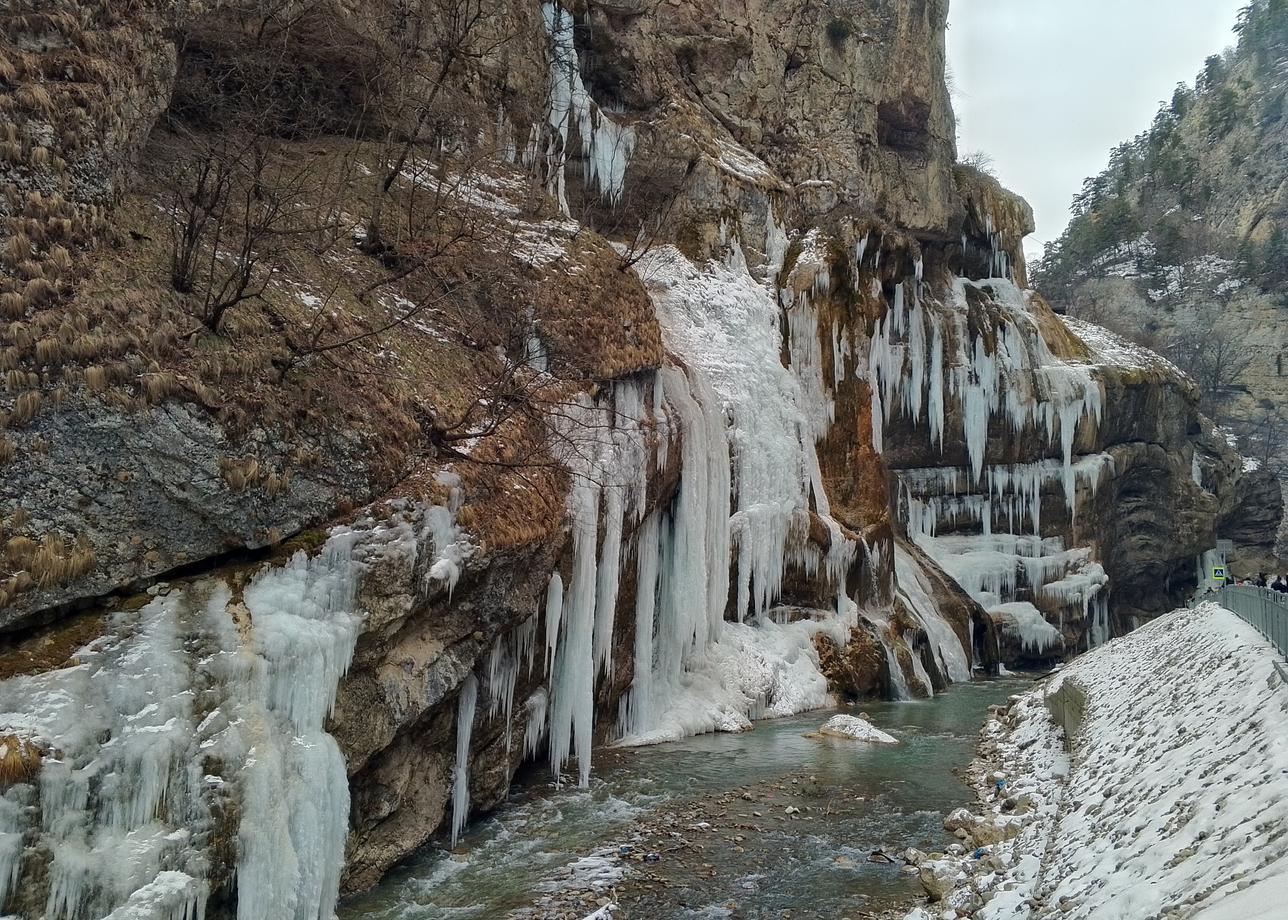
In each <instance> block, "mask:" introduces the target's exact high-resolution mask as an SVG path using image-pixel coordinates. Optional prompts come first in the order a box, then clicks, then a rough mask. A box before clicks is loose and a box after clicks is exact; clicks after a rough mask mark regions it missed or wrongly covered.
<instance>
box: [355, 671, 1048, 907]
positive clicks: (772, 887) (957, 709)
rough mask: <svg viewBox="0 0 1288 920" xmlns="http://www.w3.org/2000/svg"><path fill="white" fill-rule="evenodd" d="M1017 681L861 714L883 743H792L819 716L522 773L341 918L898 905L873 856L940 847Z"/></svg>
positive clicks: (906, 896) (893, 872)
mask: <svg viewBox="0 0 1288 920" xmlns="http://www.w3.org/2000/svg"><path fill="white" fill-rule="evenodd" d="M1023 686H1025V682H1024V681H1019V680H1004V681H991V682H981V683H974V684H964V685H959V686H956V687H954V688H953V689H952V690H951V691H950V692H948V693H945V694H941V695H940V696H938V697H936V698H935V699H934V700H931V701H925V702H904V703H869V704H865V705H864V706H863V707H862V710H863V711H864V712H866V713H868V714H869V716H870V717H871V720H872V721H873V723H875V724H876V725H877V726H878V727H880V728H882V729H884V730H886V731H887V732H889V733H890V734H892V735H894V736H895V737H897V738H898V739H899V740H900V741H901V742H902V743H901V744H900V745H898V746H896V747H889V746H874V745H863V744H858V743H855V742H852V741H842V740H833V739H820V738H809V737H806V733H808V732H811V731H813V730H815V729H817V728H818V727H819V726H821V725H822V724H823V722H824V721H826V719H827V718H828V716H829V715H830V714H831V713H830V712H828V711H822V712H814V713H809V714H807V715H804V716H800V717H795V718H790V719H781V720H777V721H772V722H761V723H758V724H757V725H756V728H755V730H754V731H751V732H747V733H744V734H738V735H729V734H720V735H704V736H701V737H697V738H690V739H687V740H685V741H681V742H675V743H671V744H663V745H657V746H655V747H650V748H640V749H630V750H609V751H603V752H599V753H598V754H597V756H596V760H595V774H594V778H593V780H592V783H591V788H590V789H588V790H586V789H570V788H566V787H565V788H563V789H555V788H554V787H553V786H552V785H551V784H550V783H549V777H548V775H547V774H543V773H542V772H540V771H535V772H534V773H533V774H531V775H530V776H528V777H527V778H526V779H525V780H524V779H521V780H520V781H519V782H518V783H516V786H515V789H514V792H513V794H512V796H511V799H510V801H509V802H507V804H506V805H504V806H503V807H502V808H500V809H499V810H498V811H496V812H495V813H494V814H493V815H491V816H490V817H487V818H484V819H482V820H480V821H478V822H476V823H475V824H473V825H472V826H471V827H470V828H469V830H468V831H467V832H466V834H465V836H464V837H463V838H462V840H461V842H460V845H459V846H458V847H457V849H456V850H455V851H453V852H448V851H446V850H445V849H443V848H441V846H431V847H428V848H426V849H425V850H424V851H423V852H421V853H420V854H418V855H417V856H416V857H414V858H413V859H412V860H410V861H409V862H408V863H407V864H406V865H405V866H403V867H401V868H399V869H398V870H396V871H394V872H393V873H391V875H390V876H389V877H388V878H387V879H386V880H385V882H384V883H382V884H381V885H380V887H379V888H377V889H375V890H374V891H371V892H368V893H367V894H364V895H361V896H358V897H355V898H352V899H350V900H348V901H347V902H346V903H344V904H342V905H341V908H340V910H339V917H340V920H446V918H501V917H507V916H515V917H528V918H546V917H564V916H574V917H579V916H585V915H586V914H588V913H590V912H591V911H593V910H594V909H595V904H596V900H597V899H598V900H599V901H607V900H608V899H609V898H610V897H611V899H612V900H614V901H615V902H616V903H617V904H618V905H619V906H618V908H617V909H616V911H615V912H614V913H613V914H612V916H613V917H615V918H619V920H620V918H632V917H647V918H649V920H669V918H685V917H735V918H748V920H750V918H757V920H759V918H770V917H773V918H780V917H791V918H794V920H800V918H806V917H811V918H813V917H817V918H824V917H826V918H829V920H835V918H842V917H854V918H858V917H860V916H864V915H867V914H869V913H870V912H874V911H879V910H882V909H889V908H892V907H896V906H898V905H901V904H906V903H908V902H910V901H912V900H914V899H916V898H918V897H920V896H921V891H920V886H919V885H918V883H917V881H916V877H915V876H910V875H908V874H906V873H904V872H902V871H901V864H900V862H899V861H898V860H897V859H896V860H895V861H893V862H887V861H885V860H884V859H883V858H882V857H881V856H876V857H875V861H874V857H873V854H874V853H880V852H882V851H885V852H888V853H890V854H898V853H901V852H902V851H903V850H904V849H905V848H907V847H910V846H912V847H918V848H919V849H923V850H935V849H943V848H944V847H945V846H947V845H948V844H950V843H951V842H952V839H951V838H950V837H949V836H948V835H947V833H946V832H945V831H944V830H943V825H942V822H943V817H944V815H945V814H946V813H947V812H948V811H950V810H951V809H953V808H956V807H958V806H960V805H966V804H970V802H971V792H970V790H969V789H968V788H967V786H966V785H965V783H964V782H963V781H962V779H961V778H959V776H958V772H959V771H960V770H961V769H962V768H964V767H965V766H966V765H967V764H968V763H969V762H970V759H971V756H972V754H973V751H974V745H975V741H976V738H977V737H978V732H979V728H980V726H981V725H982V723H983V720H984V718H985V715H986V711H987V708H988V706H989V705H990V704H992V703H998V702H1001V701H1003V700H1005V698H1006V697H1007V696H1009V695H1010V694H1012V693H1016V692H1018V691H1019V689H1021V688H1022V687H1023ZM570 892H572V893H574V894H576V895H577V897H571V896H570V895H569V893H570ZM578 897H579V898H580V900H577V898H578ZM583 907H585V908H586V909H582V908H583Z"/></svg>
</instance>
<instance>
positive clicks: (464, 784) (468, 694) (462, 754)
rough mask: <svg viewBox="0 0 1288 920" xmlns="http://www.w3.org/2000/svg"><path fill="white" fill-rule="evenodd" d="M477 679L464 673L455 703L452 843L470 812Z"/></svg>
mask: <svg viewBox="0 0 1288 920" xmlns="http://www.w3.org/2000/svg"><path fill="white" fill-rule="evenodd" d="M478 698H479V682H478V680H477V679H476V678H475V677H474V675H473V674H468V675H466V677H465V681H464V683H462V684H461V691H460V696H459V697H458V698H457V703H456V767H455V769H454V770H453V771H452V846H456V841H457V840H459V839H460V837H461V831H462V830H463V829H464V827H465V820H466V819H467V818H468V817H469V814H470V736H471V735H472V734H473V730H474V710H475V707H476V706H477V705H478Z"/></svg>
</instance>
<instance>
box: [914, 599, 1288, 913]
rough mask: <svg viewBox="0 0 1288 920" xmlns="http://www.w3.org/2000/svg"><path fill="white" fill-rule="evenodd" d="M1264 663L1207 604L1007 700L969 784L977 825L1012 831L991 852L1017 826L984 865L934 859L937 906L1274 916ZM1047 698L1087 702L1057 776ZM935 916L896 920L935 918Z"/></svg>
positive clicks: (1279, 771)
mask: <svg viewBox="0 0 1288 920" xmlns="http://www.w3.org/2000/svg"><path fill="white" fill-rule="evenodd" d="M1276 657H1277V653H1276V652H1275V651H1274V650H1273V649H1272V648H1271V647H1270V645H1269V644H1268V643H1267V642H1266V641H1265V640H1264V639H1263V638H1261V636H1260V635H1258V634H1257V633H1256V632H1255V631H1254V630H1253V629H1252V628H1251V627H1249V626H1248V625H1247V624H1245V623H1244V622H1243V621H1242V620H1239V619H1238V618H1237V617H1236V616H1235V615H1234V614H1232V613H1230V612H1229V611H1228V610H1225V609H1223V608H1221V607H1218V606H1216V605H1215V604H1204V605H1201V606H1199V607H1198V608H1196V609H1195V610H1192V611H1190V610H1179V611H1176V612H1175V613H1172V614H1169V615H1168V616H1166V617H1163V618H1161V619H1159V620H1157V621H1155V622H1153V623H1151V624H1149V625H1147V626H1145V627H1143V628H1142V629H1140V630H1138V631H1136V632H1134V633H1132V634H1131V635H1129V636H1127V637H1125V638H1123V639H1120V640H1117V641H1115V642H1113V643H1110V644H1109V645H1107V646H1104V647H1102V648H1100V649H1098V650H1096V651H1094V652H1091V653H1089V654H1087V655H1085V656H1083V657H1082V658H1080V659H1078V660H1077V661H1075V662H1073V663H1072V664H1071V665H1069V666H1068V667H1067V668H1066V669H1064V670H1063V671H1062V672H1061V673H1060V675H1059V676H1058V677H1057V678H1055V680H1053V681H1051V682H1050V683H1049V684H1048V686H1046V687H1045V688H1042V687H1040V688H1038V689H1036V690H1034V691H1032V692H1030V693H1028V694H1025V695H1024V696H1023V697H1021V698H1019V699H1018V700H1017V702H1016V703H1015V705H1014V706H1013V707H1012V710H1011V712H1010V714H1008V715H1007V716H1005V717H1004V720H1003V721H1005V723H1006V724H1003V721H998V720H996V719H995V720H993V721H991V722H990V723H989V724H988V726H986V728H985V740H984V745H983V750H984V751H985V753H986V754H990V755H992V756H991V758H990V759H991V760H993V761H994V763H993V764H991V765H990V766H989V768H988V772H986V773H985V774H983V775H982V776H981V777H980V782H979V786H980V789H981V792H982V794H983V796H984V798H985V799H986V800H987V801H989V804H990V810H989V811H987V812H986V813H985V815H984V817H983V818H979V819H976V820H977V821H978V822H979V823H981V824H984V825H993V826H997V827H1002V826H1003V825H1011V826H1012V829H1011V830H1010V831H1009V832H1007V833H1004V834H1001V835H1000V836H1002V837H1008V836H1010V837H1014V834H1015V828H1014V825H1015V822H1016V821H1017V820H1018V821H1020V822H1021V823H1022V824H1023V828H1022V830H1020V831H1019V835H1018V837H1015V839H1011V840H1006V841H1004V842H1001V843H997V844H996V845H995V846H992V847H986V848H985V853H984V854H983V859H982V860H972V859H971V858H970V857H966V858H964V859H960V860H957V861H955V862H954V861H953V860H951V859H945V860H937V861H936V862H935V863H934V864H933V871H935V872H937V873H940V874H941V875H943V874H944V873H947V876H948V877H949V878H952V877H954V876H955V878H956V882H957V886H958V887H957V889H956V890H955V891H954V892H952V893H951V894H950V895H949V896H948V903H949V904H952V905H954V906H956V905H957V904H959V903H960V904H962V906H965V905H967V904H969V903H971V902H972V901H974V904H971V906H976V905H978V901H979V899H980V898H981V897H982V898H986V899H987V903H985V904H983V906H982V907H979V908H978V909H977V910H976V911H975V913H974V914H973V916H974V917H976V918H977V920H1002V918H1007V920H1011V918H1032V917H1037V918H1044V917H1062V918H1067V920H1142V918H1148V917H1157V916H1159V915H1160V913H1163V912H1171V913H1174V914H1175V915H1176V916H1184V917H1190V918H1193V920H1258V918H1267V920H1269V918H1271V917H1281V916H1284V914H1283V912H1282V911H1283V904H1282V899H1283V898H1284V897H1286V896H1288V849H1285V847H1284V846H1283V842H1282V840H1281V839H1278V838H1279V835H1280V834H1282V832H1283V828H1284V827H1288V732H1286V731H1285V729H1284V724H1285V717H1286V713H1288V686H1285V685H1284V682H1283V681H1282V680H1281V679H1280V678H1279V677H1278V674H1277V672H1276V670H1275V660H1276ZM1061 687H1063V688H1064V689H1065V690H1072V689H1074V688H1076V689H1078V690H1081V691H1082V692H1083V693H1084V694H1085V696H1086V701H1087V705H1086V710H1085V715H1084V718H1083V721H1082V724H1081V727H1080V728H1079V729H1078V730H1077V733H1076V742H1075V750H1074V753H1073V756H1072V759H1071V763H1070V764H1069V766H1068V767H1067V776H1066V767H1065V766H1064V765H1063V764H1062V763H1061V761H1062V760H1063V755H1062V750H1061V732H1060V729H1059V728H1058V727H1057V726H1056V724H1055V721H1054V720H1053V719H1052V717H1051V714H1050V712H1048V709H1047V705H1046V702H1047V700H1046V699H1045V698H1044V694H1051V693H1054V692H1056V691H1057V690H1058V689H1060V688H1061ZM994 769H1000V772H1001V773H1002V774H1004V776H1005V780H1006V787H1005V791H1003V792H1002V793H1001V794H1000V795H992V794H991V793H989V792H985V791H984V790H986V789H988V788H989V787H990V786H991V785H992V781H993V779H994V777H995V774H993V773H992V770H994ZM1007 799H1009V800H1010V801H1011V804H1012V810H1011V811H1009V812H1007V811H1004V810H1003V805H1002V803H1003V801H1005V800H1007ZM1019 799H1023V800H1024V806H1023V807H1022V808H1014V805H1015V802H1016V801H1017V800H1019ZM1017 815H1021V817H1018V818H1017V817H1016V816H1017ZM949 862H952V863H953V864H952V865H946V864H947V863H949ZM985 863H987V864H990V865H987V866H985V865H982V864H985ZM942 906H944V905H935V908H934V909H932V910H930V911H927V910H924V909H919V910H918V911H914V912H913V914H912V915H910V916H911V917H920V918H925V917H931V916H934V917H938V916H939V913H938V909H939V908H940V907H942Z"/></svg>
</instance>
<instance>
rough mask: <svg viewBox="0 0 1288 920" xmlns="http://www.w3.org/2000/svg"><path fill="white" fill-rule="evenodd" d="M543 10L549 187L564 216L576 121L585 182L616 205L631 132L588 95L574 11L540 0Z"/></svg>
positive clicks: (630, 147) (629, 151)
mask: <svg viewBox="0 0 1288 920" xmlns="http://www.w3.org/2000/svg"><path fill="white" fill-rule="evenodd" d="M541 13H542V18H543V19H544V21H545V26H546V31H547V33H548V34H549V35H550V108H549V111H548V113H547V118H546V121H547V126H548V129H549V135H550V141H549V144H548V146H547V149H546V176H547V191H548V192H549V193H550V194H551V195H552V196H553V197H554V198H555V200H556V201H558V202H559V208H560V211H561V212H562V213H563V214H565V215H566V214H568V213H569V212H568V199H567V192H566V188H565V179H564V168H565V164H566V161H567V156H568V153H567V151H568V138H569V133H570V128H571V126H572V125H573V124H574V123H575V124H576V126H577V132H578V134H579V135H580V137H581V141H582V147H583V149H584V150H585V169H586V182H587V184H588V185H594V186H595V187H597V188H598V189H599V191H600V193H601V194H602V195H603V197H604V198H605V199H606V200H607V201H608V202H609V203H610V204H612V205H616V204H617V203H618V201H619V200H620V199H621V196H622V191H623V188H624V185H625V180H626V168H627V164H628V163H629V162H630V158H631V155H632V154H633V153H634V151H635V130H634V129H633V128H629V127H625V126H623V125H619V124H617V123H616V122H614V121H613V120H612V119H611V118H609V117H608V116H607V115H605V114H604V111H603V109H601V108H600V107H599V106H597V105H596V104H595V102H594V100H593V99H591V98H590V93H589V91H588V90H587V89H586V86H585V84H584V83H583V82H582V78H581V64H580V61H579V60H578V56H577V49H576V47H575V46H574V44H573V29H574V26H573V19H572V14H571V13H569V12H567V11H566V10H564V9H562V8H561V7H560V6H559V4H558V3H543V4H542V5H541Z"/></svg>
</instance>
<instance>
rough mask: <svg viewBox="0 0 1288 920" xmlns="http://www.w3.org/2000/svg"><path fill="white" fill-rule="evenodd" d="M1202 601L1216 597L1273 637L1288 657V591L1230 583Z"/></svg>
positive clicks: (1243, 618) (1222, 604)
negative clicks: (1284, 592) (1281, 591)
mask: <svg viewBox="0 0 1288 920" xmlns="http://www.w3.org/2000/svg"><path fill="white" fill-rule="evenodd" d="M1196 599H1197V600H1199V601H1206V600H1214V601H1216V602H1217V603H1218V604H1220V605H1221V606H1222V607H1225V608H1226V609H1227V610H1233V611H1234V613H1235V614H1236V615H1237V616H1238V617H1239V618H1240V619H1242V620H1244V621H1245V622H1247V623H1248V624H1249V625H1251V626H1252V628H1253V629H1255V630H1256V631H1257V632H1259V633H1261V635H1263V636H1265V637H1266V638H1267V639H1269V640H1270V643H1271V644H1272V645H1273V646H1274V647H1275V648H1277V649H1278V650H1279V654H1280V655H1283V656H1284V657H1286V658H1288V594H1281V593H1279V592H1278V591H1271V590H1269V589H1268V588H1258V587H1256V586H1255V585H1229V586H1227V587H1224V588H1222V589H1221V590H1219V591H1216V592H1215V593H1212V594H1203V595H1200V596H1199V597H1198V598H1196Z"/></svg>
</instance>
